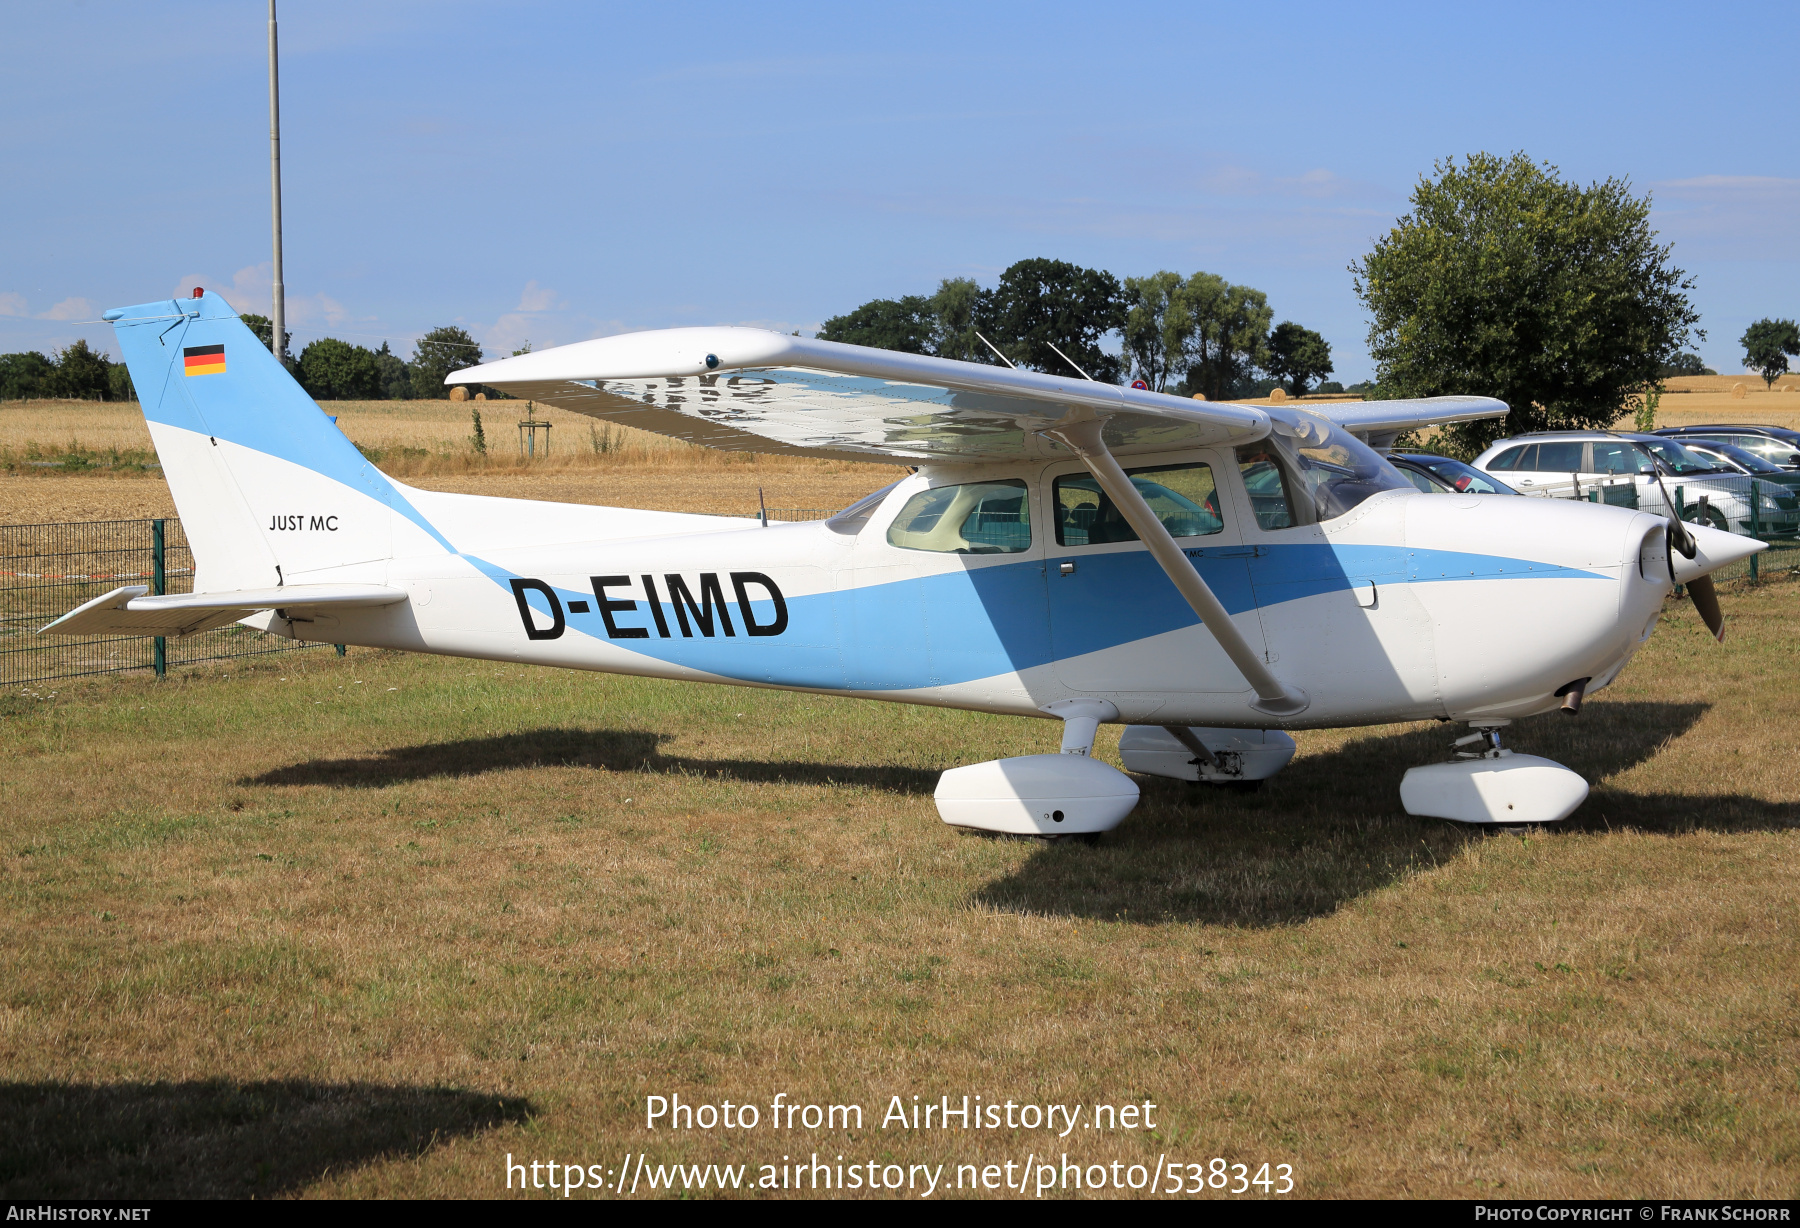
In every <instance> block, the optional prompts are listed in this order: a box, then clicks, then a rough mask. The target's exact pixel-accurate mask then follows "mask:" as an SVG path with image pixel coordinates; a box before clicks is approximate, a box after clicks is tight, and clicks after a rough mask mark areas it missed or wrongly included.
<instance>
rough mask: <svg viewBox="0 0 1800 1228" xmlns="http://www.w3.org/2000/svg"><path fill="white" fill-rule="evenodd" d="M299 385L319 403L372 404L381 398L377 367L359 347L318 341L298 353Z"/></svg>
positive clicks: (333, 339)
mask: <svg viewBox="0 0 1800 1228" xmlns="http://www.w3.org/2000/svg"><path fill="white" fill-rule="evenodd" d="M300 385H301V387H303V388H305V389H306V392H307V395H308V396H311V397H313V398H315V399H317V400H320V401H372V400H376V399H378V398H379V397H380V396H381V364H380V363H379V361H377V359H376V357H375V354H374V352H373V351H372V350H369V349H367V348H365V347H363V346H360V345H351V344H350V343H349V342H348V341H339V340H338V339H337V338H336V337H320V338H319V339H318V340H317V341H313V342H309V343H308V344H307V347H306V348H305V349H304V350H301V351H300Z"/></svg>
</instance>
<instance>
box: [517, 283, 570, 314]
mask: <svg viewBox="0 0 1800 1228" xmlns="http://www.w3.org/2000/svg"><path fill="white" fill-rule="evenodd" d="M560 306H562V297H561V296H560V295H558V294H557V293H556V291H554V290H552V289H550V287H548V286H540V285H538V284H537V282H535V281H528V282H526V283H525V289H524V290H523V291H522V292H521V293H520V294H519V305H518V307H516V308H514V310H516V311H554V310H556V309H557V308H558V307H560Z"/></svg>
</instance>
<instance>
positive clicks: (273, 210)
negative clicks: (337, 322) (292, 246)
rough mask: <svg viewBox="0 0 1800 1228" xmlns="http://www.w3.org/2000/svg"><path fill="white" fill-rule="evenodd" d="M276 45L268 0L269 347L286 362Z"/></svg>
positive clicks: (272, 6) (272, 4) (272, 0)
mask: <svg viewBox="0 0 1800 1228" xmlns="http://www.w3.org/2000/svg"><path fill="white" fill-rule="evenodd" d="M279 64H280V57H279V55H278V54H277V52H276V46H275V0H269V203H270V221H271V223H272V225H273V227H274V231H275V267H274V274H275V285H274V300H275V301H274V304H273V306H272V307H271V310H270V314H269V325H270V336H269V349H270V350H272V351H273V352H274V354H275V360H276V361H277V362H280V363H282V364H284V365H285V364H286V362H287V290H286V287H285V286H283V284H282V281H281V87H280V84H279V75H278V66H279Z"/></svg>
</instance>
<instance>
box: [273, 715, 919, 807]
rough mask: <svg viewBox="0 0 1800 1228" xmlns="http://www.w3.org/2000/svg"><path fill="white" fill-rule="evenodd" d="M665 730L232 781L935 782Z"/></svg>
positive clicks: (905, 787)
mask: <svg viewBox="0 0 1800 1228" xmlns="http://www.w3.org/2000/svg"><path fill="white" fill-rule="evenodd" d="M670 736H671V735H669V734H663V733H646V732H642V731H638V730H619V729H601V730H591V729H561V728H553V729H532V730H527V731H525V732H523V733H515V734H501V735H498V736H495V737H489V738H468V739H465V740H462V741H457V742H428V743H425V744H424V745H420V746H398V747H394V748H393V749H391V750H386V751H383V752H381V753H380V754H377V755H369V756H366V757H363V758H360V759H314V760H310V761H308V762H306V763H295V764H291V765H289V766H287V767H280V768H275V769H274V770H272V771H268V772H264V773H263V774H262V775H260V776H250V777H245V778H244V779H242V780H240V781H239V782H238V783H239V784H240V785H246V786H248V785H333V786H336V787H339V788H360V789H382V788H386V787H388V786H389V785H396V784H401V783H403V782H406V781H413V780H430V779H433V778H438V777H452V776H475V775H479V774H481V773H483V772H501V771H509V770H512V769H516V768H526V767H595V768H605V769H606V770H608V771H613V772H652V773H658V774H664V775H672V776H674V775H682V776H704V777H707V778H710V779H714V780H741V781H749V782H754V783H757V784H792V785H831V784H837V785H858V786H861V787H864V788H871V789H882V790H886V791H888V792H892V793H914V794H917V793H923V794H929V793H931V791H932V790H933V789H935V788H937V778H938V773H937V772H935V771H928V770H925V769H923V768H911V767H902V766H898V765H892V764H844V763H800V762H793V761H787V762H782V761H767V760H758V759H693V758H686V757H683V756H680V755H664V754H661V753H660V752H659V751H658V750H657V747H659V746H660V745H661V744H662V743H664V742H666V741H669V740H670Z"/></svg>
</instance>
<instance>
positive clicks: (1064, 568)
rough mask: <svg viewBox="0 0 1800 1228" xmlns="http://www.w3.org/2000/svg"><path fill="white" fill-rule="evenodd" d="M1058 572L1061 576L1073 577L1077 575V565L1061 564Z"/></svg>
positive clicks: (1058, 566)
mask: <svg viewBox="0 0 1800 1228" xmlns="http://www.w3.org/2000/svg"><path fill="white" fill-rule="evenodd" d="M1056 570H1057V573H1058V574H1059V575H1065V576H1072V575H1074V574H1075V564H1073V563H1059V564H1058V565H1057V568H1056Z"/></svg>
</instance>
